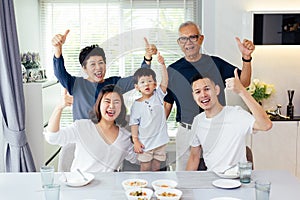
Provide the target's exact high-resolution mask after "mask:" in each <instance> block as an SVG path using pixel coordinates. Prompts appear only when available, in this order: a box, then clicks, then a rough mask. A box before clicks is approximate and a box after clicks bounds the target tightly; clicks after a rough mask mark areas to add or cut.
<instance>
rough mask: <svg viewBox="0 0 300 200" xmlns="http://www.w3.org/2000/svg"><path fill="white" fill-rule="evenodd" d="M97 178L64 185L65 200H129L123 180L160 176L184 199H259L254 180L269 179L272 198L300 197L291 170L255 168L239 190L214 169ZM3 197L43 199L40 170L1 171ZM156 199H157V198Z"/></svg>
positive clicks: (299, 185)
mask: <svg viewBox="0 0 300 200" xmlns="http://www.w3.org/2000/svg"><path fill="white" fill-rule="evenodd" d="M94 175H95V179H94V180H93V181H92V182H91V183H90V184H88V185H86V186H83V187H69V186H66V185H64V184H63V183H61V182H60V181H59V177H60V176H61V174H60V173H55V182H56V183H60V184H61V200H84V199H85V200H92V199H93V200H110V199H113V200H114V199H116V200H120V199H126V196H125V192H124V190H123V188H122V185H121V182H122V181H123V180H125V179H128V178H143V179H146V180H147V181H148V183H149V184H148V187H149V188H152V187H151V182H152V181H154V180H157V179H173V180H176V181H177V182H178V187H177V188H178V189H180V190H182V191H183V197H182V200H192V199H193V200H194V199H195V200H209V199H212V198H215V197H235V198H239V199H243V200H253V199H255V189H254V181H255V180H256V179H267V180H270V181H271V182H272V186H271V194H270V199H271V200H282V199H289V200H293V199H295V200H296V199H297V200H299V199H300V181H299V180H298V179H297V178H296V177H294V176H292V175H291V174H290V173H289V172H287V171H253V175H252V181H251V183H250V184H242V186H241V187H239V188H236V189H219V188H215V187H214V186H213V185H212V181H214V180H217V179H219V177H218V176H216V175H215V174H214V173H212V172H114V173H97V174H94ZM237 180H238V179H237ZM0 199H3V200H20V199H26V200H27V199H28V200H43V199H44V193H43V190H42V188H41V178H40V173H0ZM153 199H155V198H153Z"/></svg>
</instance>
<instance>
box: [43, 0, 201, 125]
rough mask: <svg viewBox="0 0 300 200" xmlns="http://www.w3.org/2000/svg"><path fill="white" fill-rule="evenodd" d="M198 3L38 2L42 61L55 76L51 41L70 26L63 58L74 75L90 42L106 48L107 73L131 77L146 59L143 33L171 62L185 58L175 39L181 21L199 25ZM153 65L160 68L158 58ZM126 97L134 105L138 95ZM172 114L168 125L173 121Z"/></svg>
mask: <svg viewBox="0 0 300 200" xmlns="http://www.w3.org/2000/svg"><path fill="white" fill-rule="evenodd" d="M200 6H201V1H198V0H102V1H100V0H76V1H75V0H74V1H71V0H40V18H41V33H42V35H41V38H42V49H43V52H42V53H41V57H42V62H43V63H42V64H43V66H48V68H47V75H48V77H49V76H52V75H53V71H52V58H53V52H52V46H51V39H52V37H53V36H54V35H55V34H57V33H62V34H63V33H64V32H65V30H66V29H70V30H71V31H70V33H69V35H68V38H67V41H66V43H65V44H64V46H63V56H64V59H65V65H66V68H67V71H68V72H69V73H71V74H73V75H78V73H79V72H80V69H81V67H80V64H79V61H78V55H79V51H80V49H81V48H83V47H85V46H88V45H91V44H99V45H100V46H101V47H102V48H103V49H104V50H105V53H106V57H107V74H106V76H107V77H108V76H112V75H119V76H128V75H132V74H133V73H134V71H135V70H136V69H137V68H138V67H139V66H140V65H141V62H142V59H143V55H144V48H145V45H144V40H143V37H147V38H148V40H149V42H150V43H154V44H156V46H157V47H158V50H159V51H160V52H161V53H162V55H163V56H164V57H165V61H166V64H167V65H168V64H170V63H172V62H174V61H176V60H177V59H179V58H180V57H182V53H181V51H180V48H179V47H178V45H177V42H176V39H177V37H178V35H177V30H178V27H179V25H180V24H181V23H182V22H184V21H187V20H192V21H195V22H197V23H198V24H199V20H200V17H199V16H200V14H199V13H200V11H201V9H200ZM152 68H153V69H154V70H155V71H157V70H158V68H157V62H155V59H154V62H153V63H152ZM158 74H159V73H158ZM158 80H159V76H158ZM127 96H128V98H126V99H127V102H128V104H130V101H131V102H132V101H133V99H134V98H133V97H134V95H127ZM125 97H126V96H125ZM129 97H131V98H129ZM128 104H127V107H128ZM171 116H173V117H172V118H170V119H169V121H170V122H169V123H170V126H169V129H172V127H173V128H174V124H175V123H174V121H175V118H174V115H171ZM172 121H173V123H172Z"/></svg>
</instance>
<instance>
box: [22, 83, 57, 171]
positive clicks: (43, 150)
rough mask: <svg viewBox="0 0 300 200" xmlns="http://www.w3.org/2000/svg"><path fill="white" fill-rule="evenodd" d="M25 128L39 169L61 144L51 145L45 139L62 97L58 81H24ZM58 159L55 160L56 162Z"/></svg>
mask: <svg viewBox="0 0 300 200" xmlns="http://www.w3.org/2000/svg"><path fill="white" fill-rule="evenodd" d="M23 88H24V97H25V129H26V136H27V140H28V143H29V146H30V150H31V153H32V156H33V160H34V163H35V167H36V169H37V170H39V168H40V166H42V165H44V164H45V162H46V160H47V159H48V158H50V157H51V156H52V155H53V154H54V152H56V151H57V150H58V148H59V146H55V145H50V144H48V143H47V142H46V141H45V140H44V136H43V130H44V127H46V126H47V124H48V120H49V118H50V116H51V113H52V111H53V109H54V107H55V106H56V105H57V104H58V102H59V101H60V98H61V95H60V94H61V86H60V84H59V83H58V82H57V81H48V82H44V83H36V82H33V83H24V84H23ZM55 162H57V160H55V161H54V163H51V164H54V165H56V164H55Z"/></svg>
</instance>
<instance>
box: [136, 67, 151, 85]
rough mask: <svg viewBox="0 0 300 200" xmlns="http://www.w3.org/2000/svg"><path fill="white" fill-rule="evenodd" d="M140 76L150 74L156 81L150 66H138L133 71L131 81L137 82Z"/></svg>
mask: <svg viewBox="0 0 300 200" xmlns="http://www.w3.org/2000/svg"><path fill="white" fill-rule="evenodd" d="M142 76H152V78H153V80H154V81H155V82H156V74H155V72H154V71H153V70H152V69H150V68H145V67H143V68H139V69H138V70H136V71H135V73H134V74H133V82H134V84H137V83H138V81H139V78H140V77H142Z"/></svg>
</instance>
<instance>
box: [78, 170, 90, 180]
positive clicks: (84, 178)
mask: <svg viewBox="0 0 300 200" xmlns="http://www.w3.org/2000/svg"><path fill="white" fill-rule="evenodd" d="M77 171H78V173H79V174H80V175H81V176H82V178H83V180H85V181H88V179H87V178H86V177H85V176H84V175H83V173H82V172H81V171H80V169H77Z"/></svg>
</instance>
